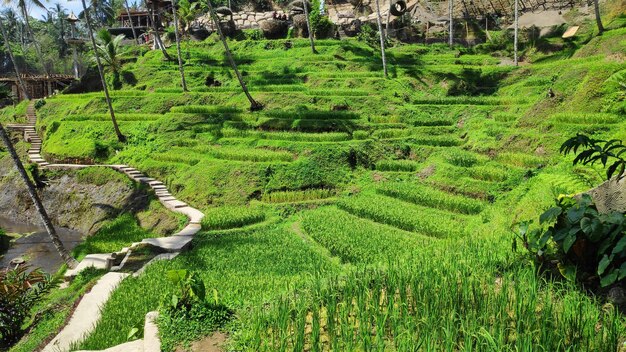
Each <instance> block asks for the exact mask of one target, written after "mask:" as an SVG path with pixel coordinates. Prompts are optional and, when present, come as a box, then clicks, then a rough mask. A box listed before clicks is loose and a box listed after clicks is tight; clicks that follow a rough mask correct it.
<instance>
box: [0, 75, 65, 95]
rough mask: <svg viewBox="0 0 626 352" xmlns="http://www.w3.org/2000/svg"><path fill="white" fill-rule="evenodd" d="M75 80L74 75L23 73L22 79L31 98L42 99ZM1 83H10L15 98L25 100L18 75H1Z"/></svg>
mask: <svg viewBox="0 0 626 352" xmlns="http://www.w3.org/2000/svg"><path fill="white" fill-rule="evenodd" d="M74 80H75V78H74V76H72V75H58V74H51V75H48V76H46V75H29V74H23V75H22V81H23V82H24V85H25V86H26V91H27V92H28V95H29V97H30V98H31V99H41V98H45V97H47V96H50V95H52V94H54V92H55V91H60V90H62V89H64V88H65V87H67V86H68V85H69V84H70V83H72V82H73V81H74ZM0 83H4V84H8V85H9V86H10V87H11V95H12V96H13V98H14V99H16V100H18V101H22V100H24V94H23V92H22V90H21V89H20V87H19V82H18V80H17V77H15V76H5V77H0Z"/></svg>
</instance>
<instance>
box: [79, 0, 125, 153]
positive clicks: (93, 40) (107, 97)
mask: <svg viewBox="0 0 626 352" xmlns="http://www.w3.org/2000/svg"><path fill="white" fill-rule="evenodd" d="M81 2H82V4H83V14H84V17H85V21H86V22H87V30H88V31H89V38H90V39H91V46H92V49H93V54H94V56H95V59H96V64H97V65H98V72H99V73H100V82H101V83H102V89H104V98H105V100H106V102H107V106H108V108H109V113H110V115H111V122H112V123H113V129H115V134H116V135H117V140H119V141H120V142H121V143H124V142H126V136H124V135H123V134H122V132H121V131H120V128H119V126H118V125H117V119H116V118H115V111H114V110H113V104H111V96H110V95H109V88H107V83H106V80H105V79H104V69H103V68H102V62H101V61H100V55H99V50H98V46H97V45H96V38H94V36H93V29H91V17H90V16H89V10H88V9H87V4H86V3H85V0H81Z"/></svg>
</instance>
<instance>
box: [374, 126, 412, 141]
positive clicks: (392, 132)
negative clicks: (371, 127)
mask: <svg viewBox="0 0 626 352" xmlns="http://www.w3.org/2000/svg"><path fill="white" fill-rule="evenodd" d="M410 135H411V130H408V129H391V128H389V129H379V130H375V131H374V132H372V137H374V138H378V139H388V138H401V137H408V136H410Z"/></svg>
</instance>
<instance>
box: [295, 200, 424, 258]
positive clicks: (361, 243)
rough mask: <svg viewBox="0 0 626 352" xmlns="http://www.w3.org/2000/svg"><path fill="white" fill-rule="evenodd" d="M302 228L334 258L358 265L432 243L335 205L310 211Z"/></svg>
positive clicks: (408, 252)
mask: <svg viewBox="0 0 626 352" xmlns="http://www.w3.org/2000/svg"><path fill="white" fill-rule="evenodd" d="M302 228H303V229H304V231H305V232H306V234H307V235H309V236H311V238H313V239H314V240H315V241H316V242H317V243H319V244H321V245H322V246H324V247H325V248H327V249H328V250H329V251H330V253H331V254H332V255H333V256H337V257H339V258H340V259H341V261H342V262H346V263H354V264H359V263H360V264H374V263H384V262H386V261H387V260H388V258H390V256H392V257H395V258H398V257H403V256H406V255H409V254H410V253H411V252H413V251H416V250H420V249H422V248H423V247H424V246H426V245H428V243H430V242H431V241H432V239H431V238H430V237H426V236H420V235H419V234H414V233H410V232H406V231H402V230H399V229H395V228H393V227H388V226H385V225H382V224H377V223H375V222H372V221H369V220H366V219H362V218H359V217H357V216H354V215H351V214H349V213H347V212H345V211H342V210H340V209H338V208H336V207H333V206H331V207H323V208H318V209H316V210H313V211H309V212H306V213H305V214H304V215H303V217H302Z"/></svg>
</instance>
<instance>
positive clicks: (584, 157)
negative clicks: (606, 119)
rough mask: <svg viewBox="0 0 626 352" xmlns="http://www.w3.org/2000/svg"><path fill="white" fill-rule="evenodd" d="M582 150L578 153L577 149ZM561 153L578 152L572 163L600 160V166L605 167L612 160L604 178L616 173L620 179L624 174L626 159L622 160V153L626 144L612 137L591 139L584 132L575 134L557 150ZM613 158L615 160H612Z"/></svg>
mask: <svg viewBox="0 0 626 352" xmlns="http://www.w3.org/2000/svg"><path fill="white" fill-rule="evenodd" d="M580 148H582V149H583V150H582V151H581V152H580V153H578V149H580ZM559 151H560V152H561V153H562V154H563V155H568V154H570V153H572V152H573V153H574V154H576V153H578V155H576V157H575V158H574V161H573V164H574V165H576V164H583V165H588V164H591V165H593V164H594V163H595V162H597V161H600V162H601V163H602V166H604V167H605V168H606V165H607V163H609V160H610V161H611V162H612V163H611V165H610V166H609V167H608V168H607V170H606V178H607V180H608V179H611V177H613V175H615V174H616V171H617V178H618V179H621V178H622V176H623V175H624V169H625V168H626V160H624V157H623V155H624V153H625V152H626V146H625V145H624V144H623V143H622V141H620V140H618V139H612V140H610V141H605V140H602V139H592V138H590V137H589V136H586V135H584V134H580V133H578V134H576V136H575V137H572V138H570V139H568V140H566V141H565V142H564V143H563V144H562V145H561V148H560V150H559ZM613 159H615V161H613Z"/></svg>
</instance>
